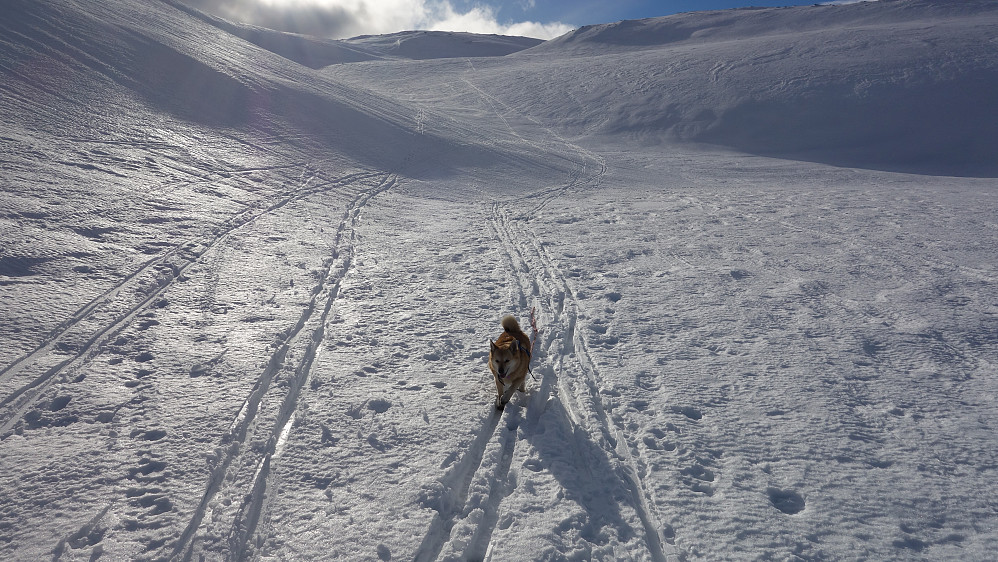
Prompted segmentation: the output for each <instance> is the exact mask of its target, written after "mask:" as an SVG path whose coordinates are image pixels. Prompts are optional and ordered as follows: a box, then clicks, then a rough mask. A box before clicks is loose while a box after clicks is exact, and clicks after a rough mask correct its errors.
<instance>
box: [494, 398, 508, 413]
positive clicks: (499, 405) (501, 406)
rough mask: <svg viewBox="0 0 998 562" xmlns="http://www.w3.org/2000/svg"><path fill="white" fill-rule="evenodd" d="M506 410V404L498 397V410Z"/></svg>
mask: <svg viewBox="0 0 998 562" xmlns="http://www.w3.org/2000/svg"><path fill="white" fill-rule="evenodd" d="M505 409H506V403H505V402H503V401H502V398H501V397H499V396H496V410H505Z"/></svg>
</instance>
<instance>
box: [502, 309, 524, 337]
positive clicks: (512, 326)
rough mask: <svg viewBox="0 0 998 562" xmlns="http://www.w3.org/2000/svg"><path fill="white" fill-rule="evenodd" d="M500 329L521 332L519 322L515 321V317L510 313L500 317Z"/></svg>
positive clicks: (515, 332) (512, 332) (513, 332)
mask: <svg viewBox="0 0 998 562" xmlns="http://www.w3.org/2000/svg"><path fill="white" fill-rule="evenodd" d="M502 329H503V330H506V331H507V332H509V333H511V334H522V333H523V330H521V329H520V323H519V322H517V321H516V317H514V316H513V315H512V314H507V315H506V316H503V317H502Z"/></svg>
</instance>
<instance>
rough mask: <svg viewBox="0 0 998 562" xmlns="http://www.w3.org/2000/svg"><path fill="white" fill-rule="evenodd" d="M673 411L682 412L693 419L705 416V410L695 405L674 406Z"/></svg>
mask: <svg viewBox="0 0 998 562" xmlns="http://www.w3.org/2000/svg"><path fill="white" fill-rule="evenodd" d="M672 411H673V412H675V413H677V414H682V415H684V416H686V417H687V418H689V419H691V420H693V421H698V420H700V419H702V418H703V412H701V411H700V410H698V409H696V408H694V407H693V406H673V407H672Z"/></svg>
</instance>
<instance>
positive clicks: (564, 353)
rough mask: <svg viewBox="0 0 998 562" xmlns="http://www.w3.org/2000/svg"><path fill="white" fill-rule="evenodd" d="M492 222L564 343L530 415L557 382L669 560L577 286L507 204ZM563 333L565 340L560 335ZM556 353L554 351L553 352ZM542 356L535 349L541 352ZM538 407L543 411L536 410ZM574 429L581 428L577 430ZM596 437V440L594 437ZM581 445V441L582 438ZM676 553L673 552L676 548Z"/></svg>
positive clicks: (546, 367) (572, 414) (655, 549)
mask: <svg viewBox="0 0 998 562" xmlns="http://www.w3.org/2000/svg"><path fill="white" fill-rule="evenodd" d="M603 171H605V167H603V168H601V171H600V173H599V174H597V175H596V176H594V177H592V178H589V179H588V180H587V181H586V182H585V183H587V184H592V183H596V182H598V181H599V178H601V177H602V173H603ZM492 222H493V225H494V228H495V231H496V233H497V234H498V236H499V238H500V240H501V241H502V246H503V251H504V253H505V254H506V255H507V256H508V257H509V259H510V261H511V262H513V263H514V264H516V265H514V269H513V271H521V272H522V273H524V274H526V275H528V276H531V275H536V276H538V277H539V278H540V280H539V282H540V283H541V284H542V285H543V286H544V287H545V289H546V292H547V295H548V298H547V307H543V308H541V310H545V309H547V310H550V311H551V312H549V313H548V318H549V319H548V321H547V322H546V323H545V324H546V326H545V328H544V330H545V332H546V335H547V337H546V338H545V345H544V346H543V349H544V355H549V354H551V355H553V354H554V353H557V352H558V348H559V347H560V350H561V356H560V357H558V366H559V368H558V369H555V368H552V367H553V366H551V365H550V364H549V363H544V364H543V365H542V368H541V369H538V370H541V371H542V372H543V373H544V377H545V379H546V380H545V382H546V383H547V384H545V385H543V386H542V388H541V391H540V392H537V393H536V396H534V397H533V398H532V400H531V416H530V417H529V418H528V419H532V420H534V421H536V419H537V418H538V417H539V416H540V415H541V412H540V411H539V410H541V409H542V408H543V404H545V403H546V402H547V400H548V396H547V394H548V392H549V389H550V388H551V386H554V387H556V388H557V390H558V392H557V397H558V400H559V401H560V403H561V405H562V406H563V407H564V408H565V411H566V413H567V414H568V416H569V419H570V420H571V422H572V423H573V425H574V426H575V427H574V428H573V430H576V431H578V430H581V431H582V432H584V433H585V434H587V435H588V437H590V440H591V441H592V442H594V443H596V444H597V445H598V446H599V447H600V448H601V449H602V450H603V452H604V453H605V454H606V456H607V458H608V459H611V466H613V468H614V472H615V474H614V475H613V477H616V478H618V479H619V480H620V481H621V482H622V483H623V485H624V486H625V488H626V489H628V490H629V491H630V493H631V495H632V503H633V505H632V506H631V507H633V508H634V509H635V511H636V513H637V516H638V518H639V519H640V523H641V525H642V527H643V528H644V531H645V537H646V541H647V546H648V550H649V554H650V555H651V558H652V559H653V560H665V559H666V555H667V552H666V547H665V546H663V543H664V540H663V537H662V534H661V533H660V531H659V528H660V526H659V525H658V523H657V518H656V517H655V516H654V514H653V513H652V511H651V510H650V508H649V507H648V501H647V499H646V496H645V492H644V487H643V486H642V483H641V479H640V477H639V476H638V470H637V467H636V464H635V461H634V459H633V458H631V457H630V455H629V453H628V451H627V447H626V446H623V445H622V444H623V443H624V441H625V440H624V438H623V432H622V430H621V429H620V428H618V427H617V426H616V425H615V424H614V423H613V422H612V421H611V420H610V419H609V417H608V416H607V414H606V411H605V409H604V406H603V400H602V398H601V396H600V389H599V380H600V376H599V372H598V370H597V369H596V365H595V362H594V361H593V359H592V356H591V353H590V351H589V349H588V346H587V345H586V342H585V339H584V338H583V337H582V335H581V334H579V333H578V331H577V330H576V325H577V322H578V318H579V314H580V313H579V308H580V307H579V303H578V300H577V298H576V296H575V293H574V291H572V288H571V286H570V285H569V283H568V282H567V281H566V279H565V277H564V276H563V275H562V274H561V272H560V270H559V268H558V267H557V265H555V263H554V262H553V260H551V258H550V256H548V254H547V252H546V251H545V250H544V249H543V247H542V245H541V244H540V242H539V241H538V239H537V237H536V236H535V235H533V234H532V233H528V232H526V231H524V230H521V229H520V228H519V227H518V224H517V223H516V222H515V221H514V220H513V219H511V218H510V216H509V214H508V213H507V212H506V211H505V209H504V208H503V206H502V205H500V204H498V203H497V204H495V205H493V212H492ZM524 248H526V249H527V250H529V251H530V259H531V260H532V261H533V262H534V263H537V264H539V267H537V268H535V269H534V270H531V268H530V267H529V265H528V262H527V258H525V257H524V254H523V249H524ZM537 283H538V281H536V280H535V282H534V297H535V298H537V299H539V300H540V299H541V298H542V295H541V294H540V291H539V290H538V285H537ZM559 335H560V339H559V337H558V336H559ZM552 352H553V353H552ZM537 355H540V354H539V353H537V352H535V356H537ZM566 361H567V362H569V363H570V364H571V363H573V362H574V363H577V364H578V371H577V373H576V374H575V375H574V376H567V375H565V374H564V365H565V363H566ZM567 379H572V380H573V381H580V382H581V383H582V386H583V387H584V391H585V393H586V394H587V395H584V396H581V397H580V396H578V395H577V394H576V393H575V392H573V390H572V389H571V388H570V387H569V385H568V380H567ZM535 412H537V413H535ZM589 420H595V422H596V423H595V424H594V425H595V432H596V433H597V435H594V434H593V433H594V430H593V429H590V427H591V425H590V424H589V423H587V422H588V421H589ZM573 433H575V432H574V431H573ZM593 437H596V438H595V439H592V438H593ZM576 446H578V444H577V443H576ZM577 468H578V469H579V470H580V471H589V470H590V467H589V465H588V464H587V463H586V462H585V461H584V460H582V459H579V466H578V467H577ZM592 476H593V478H594V479H598V478H606V477H607V476H608V475H596V474H593V475H592ZM670 553H671V552H670Z"/></svg>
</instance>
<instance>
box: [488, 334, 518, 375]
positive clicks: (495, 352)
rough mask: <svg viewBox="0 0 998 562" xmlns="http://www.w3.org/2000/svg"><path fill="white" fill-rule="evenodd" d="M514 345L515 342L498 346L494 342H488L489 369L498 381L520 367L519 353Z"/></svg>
mask: <svg viewBox="0 0 998 562" xmlns="http://www.w3.org/2000/svg"><path fill="white" fill-rule="evenodd" d="M515 344H516V342H511V343H510V344H507V345H505V346H498V345H496V342H494V341H490V342H489V346H490V347H489V368H490V369H492V372H493V373H495V374H496V376H497V377H499V378H500V379H504V378H506V377H507V376H509V375H510V374H511V373H515V372H516V370H517V368H518V367H519V365H520V361H521V360H522V358H521V357H520V356H521V353H520V351H519V349H518V348H517V347H516V345H515Z"/></svg>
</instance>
